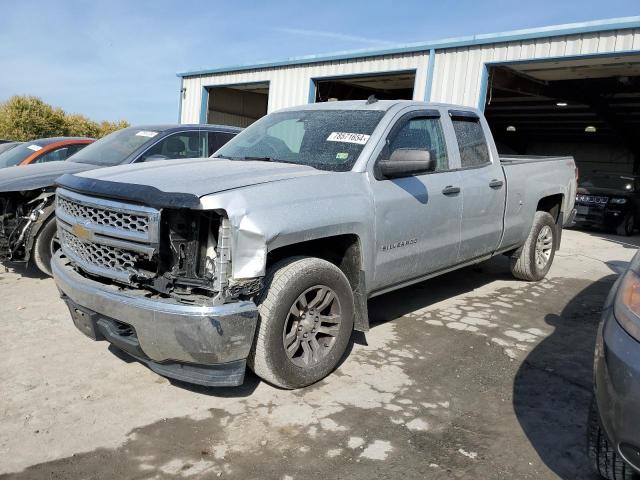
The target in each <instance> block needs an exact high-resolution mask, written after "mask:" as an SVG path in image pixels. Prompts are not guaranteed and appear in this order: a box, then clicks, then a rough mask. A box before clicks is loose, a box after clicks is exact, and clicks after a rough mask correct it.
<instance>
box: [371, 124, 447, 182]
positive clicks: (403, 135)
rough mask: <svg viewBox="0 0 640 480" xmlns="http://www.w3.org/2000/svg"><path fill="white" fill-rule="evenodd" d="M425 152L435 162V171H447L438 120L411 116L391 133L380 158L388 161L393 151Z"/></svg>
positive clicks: (444, 148)
mask: <svg viewBox="0 0 640 480" xmlns="http://www.w3.org/2000/svg"><path fill="white" fill-rule="evenodd" d="M398 149H411V150H427V151H428V152H429V153H430V155H431V158H432V159H434V160H435V162H436V168H435V171H443V170H448V169H449V158H448V156H447V147H446V144H445V140H444V133H443V131H442V124H441V123H440V118H435V117H433V116H430V117H422V116H412V117H411V118H409V119H407V120H405V121H404V122H403V123H401V126H400V128H399V129H397V130H396V131H395V132H392V133H391V135H390V136H389V138H388V139H387V145H386V147H385V149H384V150H383V152H382V155H381V157H382V158H385V159H388V158H391V155H392V154H393V152H394V151H395V150H398Z"/></svg>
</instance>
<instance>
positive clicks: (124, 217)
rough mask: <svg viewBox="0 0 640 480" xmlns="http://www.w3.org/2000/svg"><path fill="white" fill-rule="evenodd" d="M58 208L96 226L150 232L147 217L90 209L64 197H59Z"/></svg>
mask: <svg viewBox="0 0 640 480" xmlns="http://www.w3.org/2000/svg"><path fill="white" fill-rule="evenodd" d="M57 208H58V209H60V211H61V212H63V213H65V214H66V215H69V216H70V217H74V218H76V219H78V220H84V221H89V222H91V223H94V224H96V225H102V226H108V227H117V228H119V229H122V230H131V231H134V232H140V233H147V232H148V231H149V218H148V217H147V216H142V215H135V214H132V213H124V212H116V211H112V210H106V209H104V208H98V207H93V206H91V207H89V206H87V205H82V204H80V203H77V202H74V201H71V200H69V199H67V198H65V197H62V196H59V197H58V204H57Z"/></svg>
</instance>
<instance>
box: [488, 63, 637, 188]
mask: <svg viewBox="0 0 640 480" xmlns="http://www.w3.org/2000/svg"><path fill="white" fill-rule="evenodd" d="M485 114H486V116H487V120H488V122H489V125H490V126H491V130H492V132H493V134H494V136H495V138H496V142H497V144H498V149H499V150H500V151H501V153H506V154H527V155H556V154H557V155H573V156H574V158H575V159H576V163H577V164H578V168H579V169H580V174H581V176H582V175H591V174H594V173H595V174H597V172H605V171H606V172H615V173H638V172H639V169H640V55H627V56H624V55H621V56H615V57H612V56H606V57H592V58H588V59H578V60H573V59H572V60H560V61H558V60H550V61H542V62H530V63H514V64H505V65H498V66H492V67H490V69H489V77H488V85H487V92H486V104H485Z"/></svg>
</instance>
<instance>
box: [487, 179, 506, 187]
mask: <svg viewBox="0 0 640 480" xmlns="http://www.w3.org/2000/svg"><path fill="white" fill-rule="evenodd" d="M502 185H504V182H503V181H502V180H498V179H497V178H494V179H493V180H491V181H490V182H489V186H490V187H491V188H495V189H496V190H497V189H499V188H502Z"/></svg>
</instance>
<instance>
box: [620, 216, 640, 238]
mask: <svg viewBox="0 0 640 480" xmlns="http://www.w3.org/2000/svg"><path fill="white" fill-rule="evenodd" d="M635 223H636V222H635V219H634V217H633V215H632V214H631V213H628V214H627V215H625V217H624V220H622V222H621V223H620V225H618V226H617V227H616V233H617V234H618V235H624V236H627V237H630V236H631V235H633V231H634V229H635Z"/></svg>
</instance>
